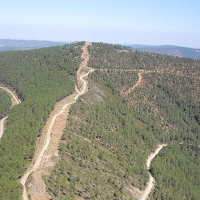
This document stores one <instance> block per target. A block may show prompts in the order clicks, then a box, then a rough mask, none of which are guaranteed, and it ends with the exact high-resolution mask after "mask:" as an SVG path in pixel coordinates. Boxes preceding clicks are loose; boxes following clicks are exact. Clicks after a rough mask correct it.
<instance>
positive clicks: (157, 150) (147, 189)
mask: <svg viewBox="0 0 200 200" xmlns="http://www.w3.org/2000/svg"><path fill="white" fill-rule="evenodd" d="M164 146H167V145H166V144H161V145H159V146H158V148H157V149H156V150H155V152H154V153H151V154H150V156H149V157H148V159H147V162H146V164H147V169H148V170H149V168H150V164H151V161H152V160H153V159H154V158H155V156H156V155H157V154H158V153H159V151H160V150H161V149H162V148H163V147H164ZM149 176H150V177H149V183H148V185H147V187H146V189H145V190H144V193H143V195H142V197H141V198H140V200H146V199H147V197H148V195H149V194H150V192H151V190H152V189H153V186H154V184H155V179H154V177H153V176H152V175H151V174H150V172H149Z"/></svg>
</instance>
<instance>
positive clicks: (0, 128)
mask: <svg viewBox="0 0 200 200" xmlns="http://www.w3.org/2000/svg"><path fill="white" fill-rule="evenodd" d="M0 88H1V89H3V90H5V91H6V92H7V93H8V94H9V95H11V98H12V105H11V107H13V106H14V105H17V104H19V103H20V100H19V99H18V98H17V97H16V96H15V94H14V93H13V92H12V91H11V90H9V89H8V88H6V87H3V86H0ZM7 117H8V116H6V117H4V118H2V119H1V120H0V138H1V137H2V135H3V131H4V122H5V120H6V119H7Z"/></svg>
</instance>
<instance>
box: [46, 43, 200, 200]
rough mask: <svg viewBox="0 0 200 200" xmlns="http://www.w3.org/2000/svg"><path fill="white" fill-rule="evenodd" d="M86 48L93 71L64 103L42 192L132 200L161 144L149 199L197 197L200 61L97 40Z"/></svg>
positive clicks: (59, 196)
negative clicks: (65, 117) (75, 97)
mask: <svg viewBox="0 0 200 200" xmlns="http://www.w3.org/2000/svg"><path fill="white" fill-rule="evenodd" d="M89 52H90V56H91V58H90V62H89V66H90V67H92V68H94V69H95V71H94V72H93V73H92V74H91V75H90V78H89V92H88V93H87V94H86V95H84V96H82V97H81V99H80V100H79V102H78V103H77V104H75V105H74V106H73V107H72V108H71V111H70V115H69V123H68V125H67V128H66V132H65V133H64V134H63V137H62V142H61V144H60V162H59V163H58V164H57V166H56V167H55V169H54V170H53V172H52V173H51V175H50V176H49V178H48V177H45V180H46V184H47V188H48V191H49V194H50V195H51V196H52V198H53V199H65V198H66V196H67V198H68V199H78V198H79V197H81V198H83V199H129V198H130V199H133V197H134V199H137V198H139V197H140V196H141V193H140V191H138V190H136V189H135V188H139V189H141V190H144V188H145V187H146V185H147V182H148V180H149V176H148V173H147V172H148V171H147V168H146V159H147V157H148V155H149V154H150V152H153V151H154V150H155V149H156V147H157V145H158V144H160V143H166V144H168V146H166V147H165V148H164V150H161V152H160V154H159V155H158V156H157V157H156V158H155V161H153V164H152V166H151V169H150V171H151V172H152V174H153V176H154V177H155V180H156V189H155V190H154V191H153V192H152V194H151V199H199V198H200V194H199V189H198V186H199V184H200V181H199V178H198V177H197V176H196V177H195V174H197V173H198V174H199V169H198V166H199V159H200V157H199V137H200V135H199V133H200V125H199V122H200V116H199V113H200V104H199V100H200V91H199V90H200V87H199V85H200V80H199V77H200V61H197V60H192V59H186V58H184V59H183V58H175V57H170V56H164V55H159V54H150V53H144V52H139V51H133V50H130V49H129V48H127V47H122V46H120V45H108V44H103V43H93V44H92V46H90V47H89ZM140 76H141V80H140V79H139V77H140ZM138 80H140V81H139V82H138ZM134 85H136V86H135V87H133V86H134ZM180 166H181V167H180ZM183 181H184V182H183ZM180 183H181V184H180ZM180 185H181V187H180Z"/></svg>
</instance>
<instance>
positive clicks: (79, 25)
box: [0, 0, 200, 48]
mask: <svg viewBox="0 0 200 200" xmlns="http://www.w3.org/2000/svg"><path fill="white" fill-rule="evenodd" d="M0 5H1V11H0V39H6V38H10V39H36V40H52V41H82V40H85V41H98V42H108V43H124V44H126V43H127V44H149V45H160V44H174V45H180V46H188V47H195V48H200V0H0Z"/></svg>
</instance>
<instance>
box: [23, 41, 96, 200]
mask: <svg viewBox="0 0 200 200" xmlns="http://www.w3.org/2000/svg"><path fill="white" fill-rule="evenodd" d="M89 44H90V43H86V44H85V46H84V47H83V53H82V56H81V58H82V59H83V61H82V62H81V64H80V68H79V70H78V71H77V81H78V88H79V89H78V88H77V87H76V89H75V92H74V93H73V95H71V96H72V98H71V99H70V101H69V102H67V103H66V104H64V105H63V106H62V108H61V110H60V111H59V112H55V114H54V115H53V116H52V117H51V118H49V120H50V121H49V122H47V124H48V127H47V132H46V137H45V142H44V144H43V146H41V147H40V150H39V153H38V154H37V156H36V157H35V159H34V160H33V163H32V165H31V166H30V168H29V169H28V170H27V171H26V172H25V174H24V175H23V176H22V178H21V179H20V182H21V184H22V185H23V199H24V200H28V195H27V189H26V186H25V184H26V181H27V178H28V176H29V175H30V174H31V173H32V172H34V171H35V170H36V169H38V168H39V166H40V164H41V162H42V159H43V155H44V153H45V151H46V150H47V148H48V146H49V143H50V141H51V138H52V128H53V126H54V125H55V122H56V120H57V118H59V116H60V115H62V114H63V113H65V114H67V113H66V109H67V108H68V107H69V106H70V105H72V104H74V103H75V102H76V100H77V99H78V97H79V96H80V95H82V94H84V93H85V92H86V90H87V81H86V80H85V79H84V78H85V77H87V76H88V74H89V73H90V72H92V71H93V70H92V69H89V68H88V67H87V63H88V60H89V54H88V51H87V46H88V45H89ZM52 112H54V111H52ZM45 198H46V197H41V198H40V199H45Z"/></svg>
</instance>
